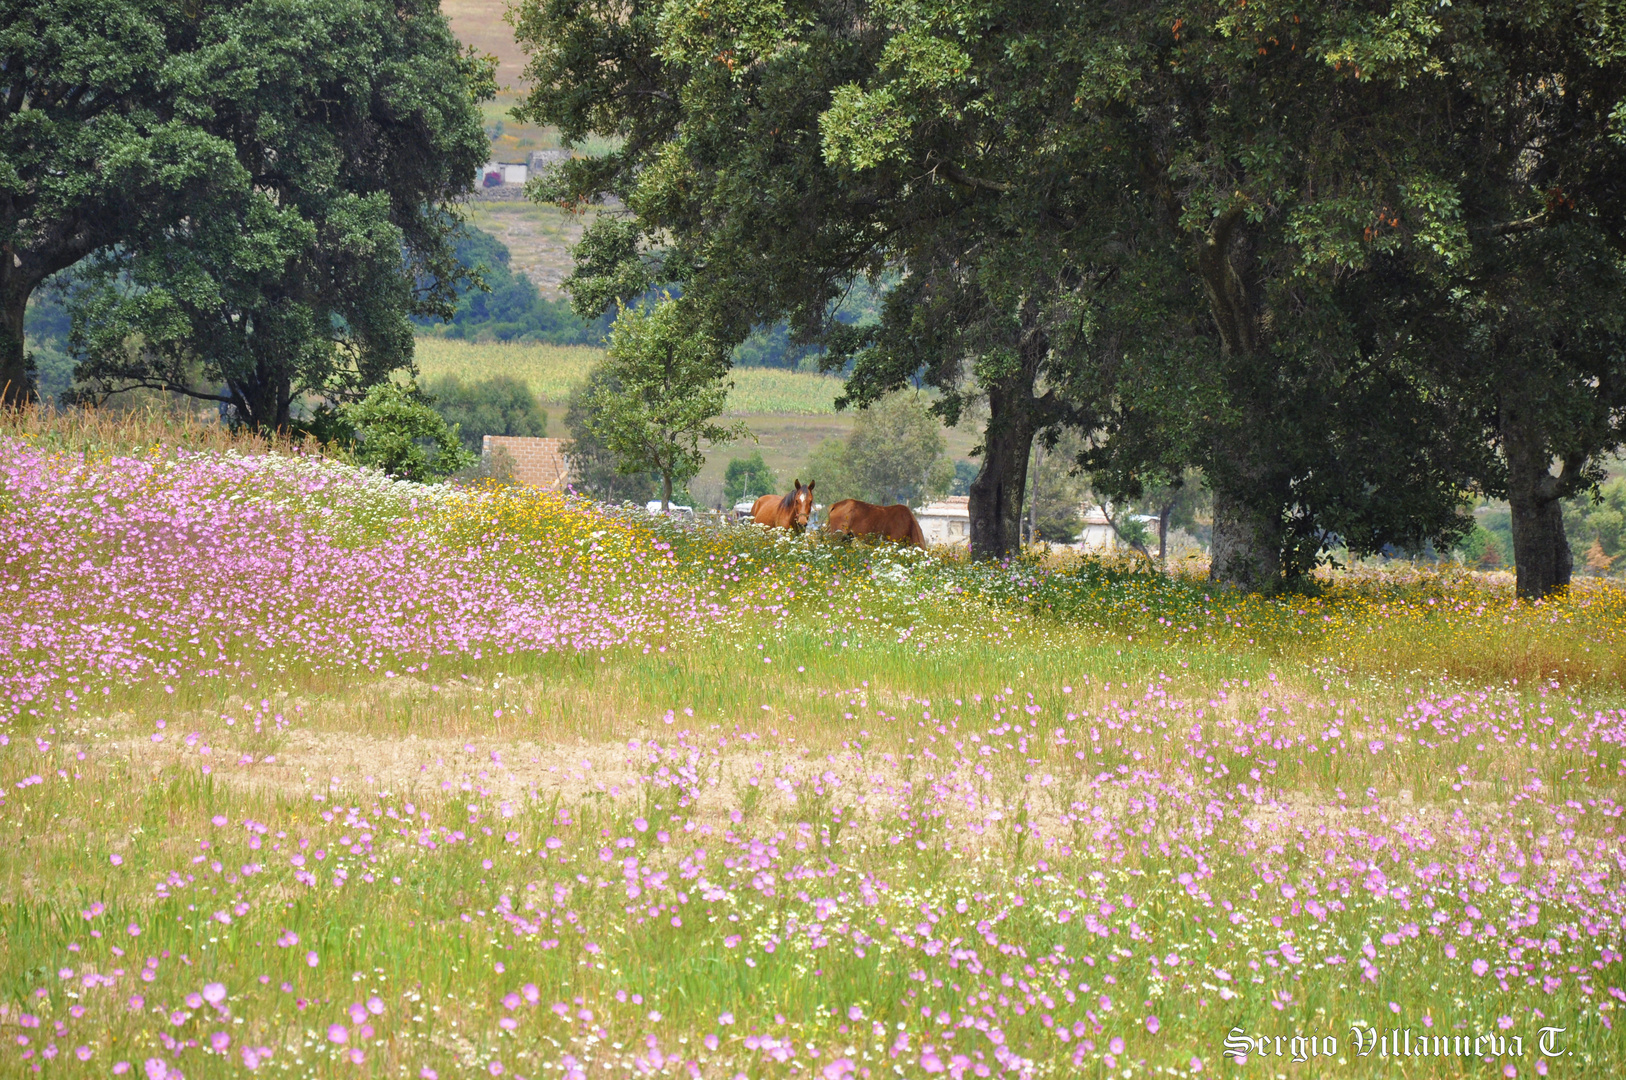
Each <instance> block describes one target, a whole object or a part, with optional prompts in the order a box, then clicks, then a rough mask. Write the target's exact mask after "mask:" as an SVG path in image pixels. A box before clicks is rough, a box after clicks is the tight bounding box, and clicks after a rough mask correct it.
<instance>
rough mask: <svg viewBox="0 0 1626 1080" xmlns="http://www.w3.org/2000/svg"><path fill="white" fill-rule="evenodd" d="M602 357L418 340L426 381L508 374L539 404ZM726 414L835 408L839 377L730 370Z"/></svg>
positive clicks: (555, 397) (565, 389)
mask: <svg viewBox="0 0 1626 1080" xmlns="http://www.w3.org/2000/svg"><path fill="white" fill-rule="evenodd" d="M601 355H603V350H602V349H594V348H589V347H588V346H585V345H503V344H478V343H475V342H469V341H448V340H445V339H441V338H419V339H418V368H419V370H420V371H421V372H422V373H423V377H424V378H425V379H434V378H438V377H440V376H442V375H456V376H458V377H459V378H461V379H463V380H465V381H468V380H473V379H487V378H490V377H491V376H493V375H512V376H513V377H514V378H516V379H520V380H521V381H523V382H525V383H526V384H527V385H529V386H530V388H531V391H532V393H534V394H536V396H537V398H538V399H539V400H541V401H544V402H551V403H556V404H557V403H562V402H564V401H565V400H567V399H568V398H569V397H570V391H571V388H572V387H574V386H577V385H578V384H580V383H581V382H582V380H583V379H585V378H586V377H587V369H588V368H590V367H592V365H593V362H594V361H596V360H597V359H598V358H599V357H600V356H601ZM732 378H733V380H734V391H733V393H731V394H730V395H729V398H728V408H729V412H731V413H736V414H746V413H782V414H792V415H801V416H818V415H826V414H830V413H834V412H835V407H834V405H833V404H832V403H833V402H834V401H835V397H836V394H838V393H839V392H840V390H841V380H840V379H835V378H831V377H830V376H828V375H810V374H804V373H802V372H796V371H784V370H780V369H777V368H735V369H734V371H733V374H732Z"/></svg>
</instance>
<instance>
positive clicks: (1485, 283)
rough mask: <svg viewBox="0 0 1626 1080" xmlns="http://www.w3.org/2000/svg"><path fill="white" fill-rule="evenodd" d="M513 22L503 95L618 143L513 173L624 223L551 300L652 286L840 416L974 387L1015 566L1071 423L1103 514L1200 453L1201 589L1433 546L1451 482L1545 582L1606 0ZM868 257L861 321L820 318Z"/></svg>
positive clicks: (1581, 359)
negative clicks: (1206, 504)
mask: <svg viewBox="0 0 1626 1080" xmlns="http://www.w3.org/2000/svg"><path fill="white" fill-rule="evenodd" d="M517 27H518V30H519V33H520V37H521V40H522V42H524V43H525V44H527V45H528V46H529V47H530V48H531V49H532V53H533V62H532V66H531V68H530V74H531V76H532V77H533V78H534V79H535V82H536V89H535V91H534V92H533V94H532V95H531V97H530V99H529V100H528V102H527V103H526V105H525V107H524V112H525V114H526V115H527V116H529V117H531V118H533V119H540V120H545V121H548V122H553V123H557V124H559V125H560V126H561V128H562V129H563V131H564V133H565V135H566V137H567V138H575V139H579V138H584V137H586V136H587V135H589V134H593V133H597V134H601V135H611V136H614V137H616V139H617V140H618V141H617V143H616V148H615V149H614V150H613V151H612V152H610V153H607V154H605V155H602V156H599V157H597V158H592V159H586V160H580V161H577V162H573V163H571V165H570V166H569V167H568V168H566V169H564V170H562V171H561V172H560V173H558V174H557V175H556V180H555V182H554V184H553V186H552V187H551V189H550V190H549V191H548V192H547V194H549V195H551V196H552V197H556V198H559V199H562V200H565V201H572V200H576V201H579V200H583V199H593V198H597V197H599V196H601V195H603V194H613V195H615V196H617V197H618V198H620V199H621V200H622V202H623V203H624V204H625V205H626V207H627V208H628V211H629V213H628V215H627V216H624V217H616V216H614V215H605V216H601V218H600V220H599V223H598V224H597V225H596V226H595V228H594V230H593V233H592V235H591V236H590V237H589V239H588V241H587V242H584V245H583V248H582V250H581V252H580V253H579V258H578V266H577V272H576V276H575V278H574V280H573V285H574V286H575V287H576V288H577V289H578V290H579V291H580V295H584V296H589V297H592V298H594V299H595V300H596V301H600V302H602V301H603V300H604V299H606V298H608V297H611V296H616V295H628V294H629V293H630V292H631V291H634V290H637V289H641V288H647V287H649V285H651V284H652V283H655V282H657V281H676V282H680V283H681V284H682V286H683V289H684V295H685V298H686V300H687V301H688V302H690V303H692V304H693V305H694V310H695V311H696V312H697V313H700V316H701V317H702V319H703V320H704V321H705V322H706V324H707V325H708V327H710V328H711V331H712V332H713V333H714V334H715V335H716V336H717V337H718V338H719V340H723V341H725V342H733V341H737V340H739V339H740V337H741V336H742V335H743V334H745V333H746V332H748V330H749V328H750V327H752V326H755V325H760V324H763V323H766V322H771V321H772V320H774V319H777V318H785V319H786V320H788V325H789V326H790V328H791V331H792V333H793V334H795V335H796V336H797V338H798V340H805V341H809V342H818V343H820V344H821V345H824V346H827V347H828V349H829V351H828V353H827V354H826V355H827V358H828V360H829V361H830V362H831V363H832V365H846V364H850V365H851V366H850V370H849V378H848V390H847V395H846V398H847V400H848V401H850V402H852V403H853V404H858V405H865V404H868V403H870V402H872V401H875V400H878V399H879V398H880V397H881V396H882V395H884V394H886V393H888V392H890V391H892V390H895V389H897V388H899V387H902V386H905V385H909V384H910V383H911V382H925V383H927V384H929V385H932V386H934V387H936V388H938V389H939V390H940V391H941V396H940V397H939V398H938V409H939V411H940V413H941V414H942V415H943V416H944V417H945V418H947V419H953V418H954V416H955V415H956V412H957V409H958V408H959V407H960V406H962V405H963V404H964V403H965V402H966V401H967V400H970V399H972V398H977V399H980V400H985V401H986V403H987V413H986V416H987V423H986V427H985V430H984V433H983V441H982V445H981V447H980V448H979V452H980V454H981V456H982V459H983V463H982V469H981V471H980V473H979V475H978V477H977V478H976V480H975V481H974V482H973V483H972V485H971V488H970V490H971V501H972V548H973V553H974V554H976V555H978V556H982V557H990V556H1000V555H1004V554H1008V553H1010V552H1011V551H1012V550H1014V546H1015V544H1016V543H1017V542H1018V538H1019V536H1020V532H1019V522H1020V519H1021V505H1022V499H1023V494H1024V491H1025V489H1026V487H1027V484H1026V471H1027V468H1028V461H1029V458H1030V454H1031V447H1032V445H1033V443H1034V441H1035V440H1039V441H1040V442H1041V443H1042V444H1045V445H1049V444H1052V443H1053V440H1055V439H1056V438H1058V437H1059V434H1060V431H1061V429H1063V428H1068V427H1071V428H1074V429H1077V430H1079V431H1080V432H1082V433H1084V434H1085V435H1086V437H1087V445H1086V446H1085V448H1084V449H1083V451H1082V453H1081V455H1080V457H1079V461H1080V464H1081V465H1082V466H1084V467H1085V468H1086V469H1088V470H1089V471H1090V473H1091V481H1092V486H1093V487H1094V488H1095V489H1096V490H1097V491H1098V492H1100V493H1101V494H1103V495H1105V496H1108V497H1112V498H1114V499H1117V500H1119V501H1120V502H1122V501H1129V500H1134V499H1139V498H1142V497H1143V496H1144V495H1145V494H1146V493H1147V492H1149V491H1152V490H1156V489H1159V488H1167V487H1168V486H1169V485H1171V484H1172V483H1173V482H1174V481H1175V480H1176V479H1178V478H1182V477H1185V476H1187V475H1188V473H1189V470H1192V469H1194V468H1195V469H1199V470H1200V471H1201V476H1202V478H1203V483H1205V484H1206V485H1207V486H1208V487H1209V488H1210V489H1211V490H1212V493H1213V506H1214V511H1213V512H1214V525H1213V545H1212V546H1213V564H1212V565H1213V574H1214V576H1215V578H1216V579H1217V580H1220V581H1223V582H1228V583H1232V584H1236V585H1240V586H1243V587H1247V588H1265V589H1269V588H1277V587H1282V586H1284V585H1288V584H1291V583H1292V582H1293V581H1295V580H1298V579H1299V578H1301V577H1302V575H1303V574H1304V573H1305V572H1306V571H1308V570H1309V569H1310V568H1311V567H1312V566H1313V565H1314V564H1315V562H1316V561H1317V560H1318V559H1320V558H1321V557H1323V556H1324V554H1325V553H1326V552H1327V551H1328V550H1329V549H1330V548H1332V547H1335V546H1336V547H1342V548H1347V549H1348V550H1350V551H1351V552H1354V553H1357V554H1362V553H1371V552H1377V551H1381V550H1389V549H1390V548H1391V547H1392V546H1396V545H1398V546H1402V547H1419V546H1424V545H1427V544H1430V543H1433V544H1436V545H1448V544H1450V543H1452V542H1454V541H1455V539H1456V538H1457V537H1459V536H1461V535H1462V534H1463V532H1464V531H1465V530H1466V529H1467V528H1468V527H1469V525H1470V522H1469V520H1468V518H1467V517H1466V516H1465V514H1464V513H1463V506H1464V502H1465V499H1466V498H1467V497H1468V496H1469V495H1470V494H1471V493H1473V492H1475V491H1479V492H1489V493H1505V494H1506V496H1507V497H1508V498H1509V500H1510V502H1511V503H1512V504H1513V505H1514V508H1515V509H1514V519H1515V527H1514V529H1513V534H1514V539H1515V548H1516V549H1517V550H1518V551H1519V553H1520V562H1521V564H1525V565H1527V566H1528V567H1529V568H1530V573H1529V574H1528V575H1526V574H1525V573H1524V572H1523V571H1521V580H1520V591H1521V592H1522V593H1524V594H1525V595H1542V594H1544V593H1545V592H1547V591H1550V590H1551V589H1552V588H1556V587H1560V586H1561V585H1562V583H1563V581H1564V580H1567V574H1568V570H1567V568H1565V567H1564V566H1562V565H1560V564H1561V562H1562V560H1561V558H1560V553H1561V552H1562V551H1564V550H1567V549H1566V548H1564V545H1563V544H1562V542H1561V541H1562V521H1561V516H1560V513H1559V511H1558V509H1557V507H1558V500H1560V499H1561V498H1563V497H1564V496H1565V495H1566V494H1569V493H1571V492H1573V491H1574V490H1576V488H1577V487H1585V486H1587V485H1589V484H1592V483H1595V481H1596V468H1595V464H1596V462H1597V461H1598V460H1599V458H1600V455H1602V454H1605V453H1607V452H1609V450H1610V449H1612V448H1613V447H1614V446H1616V445H1618V435H1617V432H1618V431H1619V419H1620V416H1621V411H1622V401H1621V399H1620V398H1619V397H1618V396H1617V394H1618V391H1617V387H1618V386H1619V385H1620V380H1619V379H1618V378H1617V376H1616V374H1615V365H1616V364H1617V360H1616V359H1615V358H1616V357H1618V356H1619V355H1620V348H1619V344H1618V341H1619V338H1618V334H1617V330H1616V328H1615V325H1614V323H1613V322H1612V319H1613V317H1614V313H1615V312H1618V311H1619V310H1620V309H1621V305H1620V304H1619V294H1620V289H1619V285H1618V283H1617V281H1616V279H1615V277H1614V275H1615V274H1616V273H1617V272H1618V261H1619V257H1620V253H1621V252H1622V251H1623V250H1626V244H1623V243H1622V242H1621V230H1620V227H1619V222H1620V219H1621V217H1622V214H1623V211H1622V209H1621V208H1622V207H1623V206H1626V199H1623V198H1622V197H1621V196H1622V194H1623V193H1626V183H1623V177H1626V173H1623V171H1622V168H1621V166H1622V161H1623V155H1626V94H1623V92H1622V86H1623V82H1622V79H1623V73H1626V54H1623V46H1622V42H1623V41H1626V33H1623V25H1622V15H1621V12H1620V11H1619V9H1618V7H1617V5H1614V4H1605V5H1596V4H1581V3H1561V4H1538V5H1532V4H1525V3H1517V2H1513V0H1465V2H1462V3H1456V4H1452V5H1444V6H1420V5H1416V4H1412V3H1409V2H1404V0H1332V2H1329V3H1326V4H1321V5H1316V6H1314V7H1312V8H1304V7H1303V6H1302V5H1293V4H1288V3H1285V2H1284V0H1252V2H1250V3H1248V4H1245V5H1239V4H1236V3H1234V2H1230V0H1202V2H1198V3H1196V4H1192V3H1188V2H1183V0H1182V2H1178V3H1176V2H1173V0H1170V2H1155V3H1149V4H1148V3H1120V2H1109V3H1102V4H1091V5H1084V6H1078V5H1074V6H1061V7H1058V6H1055V5H1044V4H1032V3H1028V2H1026V0H949V2H947V3H943V4H938V5H935V6H930V7H922V6H920V5H917V4H913V3H909V2H905V0H860V2H858V3H851V4H849V3H840V4H837V3H828V2H820V0H806V2H798V3H789V4H775V5H768V6H763V5H739V4H726V3H725V4H723V5H721V6H719V5H718V4H716V3H715V2H713V0H706V2H705V3H700V2H697V0H666V2H663V3H661V4H649V3H637V2H635V3H632V4H630V5H603V6H599V5H594V4H581V3H576V2H574V0H526V2H525V3H523V4H522V5H521V8H520V17H519V19H518V21H517ZM883 277H887V278H889V279H890V280H891V282H893V285H892V287H891V289H890V291H888V292H887V294H886V297H885V299H884V302H883V308H882V313H881V317H880V319H879V320H878V321H877V322H875V323H873V324H872V325H869V326H866V327H861V328H860V327H850V326H844V325H842V324H840V323H839V322H837V321H836V320H833V319H832V318H831V312H832V310H833V308H834V305H835V304H836V303H838V302H839V300H840V298H841V297H842V295H843V294H844V291H845V290H846V289H847V288H849V287H850V284H851V283H852V282H853V281H854V280H856V279H865V280H869V281H878V280H881V279H882V278H883ZM1559 295H1563V296H1565V297H1568V298H1571V299H1572V301H1573V302H1570V303H1563V302H1560V303H1549V302H1546V301H1547V299H1550V298H1553V297H1556V296H1559ZM1555 458H1556V459H1559V460H1561V461H1563V462H1564V464H1563V466H1562V468H1561V470H1560V471H1558V472H1554V471H1553V470H1552V469H1551V468H1550V466H1549V463H1550V462H1551V461H1553V460H1554V459H1555ZM1555 538H1556V539H1555ZM1543 553H1545V554H1543ZM1543 566H1545V567H1546V568H1545V569H1542V567H1543ZM1527 579H1528V580H1527Z"/></svg>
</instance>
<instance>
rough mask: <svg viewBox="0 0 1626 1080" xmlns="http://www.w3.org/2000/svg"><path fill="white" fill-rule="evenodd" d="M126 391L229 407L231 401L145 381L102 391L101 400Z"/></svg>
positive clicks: (221, 396) (166, 383) (188, 389)
mask: <svg viewBox="0 0 1626 1080" xmlns="http://www.w3.org/2000/svg"><path fill="white" fill-rule="evenodd" d="M128 390H166V391H168V392H169V393H172V394H184V395H185V396H187V397H190V398H197V399H198V400H199V401H215V402H222V403H224V404H227V405H230V404H231V400H232V399H231V397H230V396H229V395H226V394H205V393H203V392H202V391H199V390H193V389H190V388H189V387H185V386H177V385H175V384H174V383H170V382H152V381H147V380H143V381H140V382H133V383H131V384H130V385H129V386H121V387H119V388H118V389H117V390H104V391H103V392H102V395H101V399H102V400H103V401H106V400H107V399H108V398H110V397H112V396H113V395H114V394H122V393H124V392H126V391H128Z"/></svg>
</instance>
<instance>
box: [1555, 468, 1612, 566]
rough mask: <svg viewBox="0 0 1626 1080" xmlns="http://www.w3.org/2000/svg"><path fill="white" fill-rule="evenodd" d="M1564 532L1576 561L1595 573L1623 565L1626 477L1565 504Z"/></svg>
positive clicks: (1609, 481) (1607, 482)
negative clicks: (1621, 558) (1620, 560)
mask: <svg viewBox="0 0 1626 1080" xmlns="http://www.w3.org/2000/svg"><path fill="white" fill-rule="evenodd" d="M1564 529H1565V532H1566V533H1567V534H1568V536H1569V543H1570V547H1571V549H1572V550H1573V551H1574V552H1575V556H1576V561H1577V562H1578V563H1579V564H1580V565H1582V566H1583V567H1585V568H1586V571H1587V572H1590V573H1594V574H1602V573H1607V572H1608V571H1610V570H1611V569H1614V568H1615V567H1616V566H1617V565H1620V564H1619V562H1618V560H1619V559H1620V556H1621V555H1622V554H1623V553H1626V476H1617V477H1614V478H1613V479H1611V480H1608V481H1606V482H1605V483H1603V484H1602V485H1600V487H1599V488H1598V490H1597V492H1596V493H1595V494H1593V493H1588V494H1586V495H1582V496H1580V497H1579V498H1575V499H1570V500H1569V501H1567V502H1566V503H1565V504H1564Z"/></svg>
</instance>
